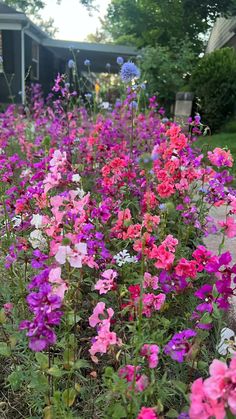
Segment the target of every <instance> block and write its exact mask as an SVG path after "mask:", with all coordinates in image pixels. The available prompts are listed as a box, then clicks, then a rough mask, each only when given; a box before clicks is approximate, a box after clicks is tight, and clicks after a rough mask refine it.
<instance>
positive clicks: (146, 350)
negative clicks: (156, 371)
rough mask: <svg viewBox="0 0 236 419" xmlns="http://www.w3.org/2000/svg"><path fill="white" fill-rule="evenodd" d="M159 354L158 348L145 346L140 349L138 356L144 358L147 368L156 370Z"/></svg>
mask: <svg viewBox="0 0 236 419" xmlns="http://www.w3.org/2000/svg"><path fill="white" fill-rule="evenodd" d="M159 352H160V349H159V346H157V345H148V344H145V345H143V347H142V348H141V351H140V354H141V355H142V356H145V357H146V359H147V361H148V364H149V368H156V367H157V365H158V353H159Z"/></svg>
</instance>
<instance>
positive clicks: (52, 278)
mask: <svg viewBox="0 0 236 419" xmlns="http://www.w3.org/2000/svg"><path fill="white" fill-rule="evenodd" d="M48 279H49V282H51V283H52V284H54V285H55V286H54V287H53V292H52V294H54V295H58V296H59V297H60V298H61V300H63V299H64V295H65V292H66V291H67V289H68V286H67V284H66V282H65V281H63V279H62V278H61V268H54V269H51V271H50V272H49V278H48Z"/></svg>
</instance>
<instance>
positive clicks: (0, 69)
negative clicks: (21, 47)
mask: <svg viewBox="0 0 236 419" xmlns="http://www.w3.org/2000/svg"><path fill="white" fill-rule="evenodd" d="M0 73H3V42H2V31H0Z"/></svg>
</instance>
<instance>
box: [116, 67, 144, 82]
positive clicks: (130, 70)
mask: <svg viewBox="0 0 236 419" xmlns="http://www.w3.org/2000/svg"><path fill="white" fill-rule="evenodd" d="M120 75H121V80H122V81H123V82H124V83H130V82H131V81H132V80H134V79H138V78H139V77H140V70H139V69H138V67H137V66H136V65H135V64H134V63H132V62H128V63H124V64H123V65H122V67H121V70H120Z"/></svg>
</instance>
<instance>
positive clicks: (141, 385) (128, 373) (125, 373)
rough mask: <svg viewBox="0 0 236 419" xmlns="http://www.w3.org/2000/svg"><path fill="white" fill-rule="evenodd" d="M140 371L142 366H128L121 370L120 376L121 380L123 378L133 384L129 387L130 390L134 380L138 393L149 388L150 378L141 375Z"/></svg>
mask: <svg viewBox="0 0 236 419" xmlns="http://www.w3.org/2000/svg"><path fill="white" fill-rule="evenodd" d="M140 370H141V367H140V366H137V367H135V366H133V365H126V366H125V367H123V368H120V370H119V372H118V375H119V377H120V378H123V379H124V380H126V381H127V382H128V383H131V385H130V386H129V390H132V387H133V381H134V379H135V390H136V391H138V392H142V391H144V390H145V389H146V388H147V387H148V384H149V381H148V377H147V376H146V375H145V374H140V372H139V371H140Z"/></svg>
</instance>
